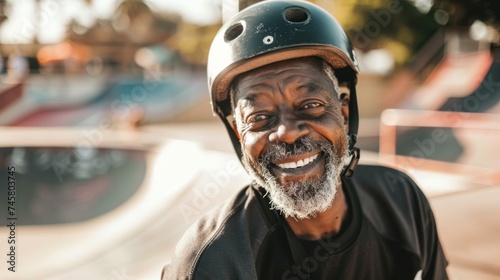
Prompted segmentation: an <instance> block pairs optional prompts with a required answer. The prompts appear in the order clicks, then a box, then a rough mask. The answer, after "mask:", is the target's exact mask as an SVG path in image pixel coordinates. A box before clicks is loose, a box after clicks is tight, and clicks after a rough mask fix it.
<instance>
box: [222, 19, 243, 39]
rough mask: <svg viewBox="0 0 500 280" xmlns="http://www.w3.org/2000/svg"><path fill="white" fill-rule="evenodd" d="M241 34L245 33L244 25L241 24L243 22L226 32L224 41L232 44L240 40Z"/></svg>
mask: <svg viewBox="0 0 500 280" xmlns="http://www.w3.org/2000/svg"><path fill="white" fill-rule="evenodd" d="M241 33H243V24H241V22H238V23H235V24H233V25H232V26H231V27H229V28H228V29H227V30H226V34H224V40H225V41H226V42H230V41H232V40H234V39H236V38H238V36H240V35H241Z"/></svg>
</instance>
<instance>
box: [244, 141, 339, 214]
mask: <svg viewBox="0 0 500 280" xmlns="http://www.w3.org/2000/svg"><path fill="white" fill-rule="evenodd" d="M302 144H303V146H301V147H300V148H298V149H294V152H293V153H294V154H296V155H297V154H301V153H306V152H308V151H312V150H314V149H315V147H314V145H316V148H317V146H318V145H319V146H320V147H321V150H322V152H323V154H324V156H325V160H326V163H325V171H324V173H323V174H322V175H318V176H315V177H312V178H309V179H307V180H305V181H295V182H291V183H290V184H288V185H287V186H283V185H281V184H280V183H279V182H278V180H277V179H276V177H275V176H273V175H272V174H271V172H270V171H269V169H268V166H269V161H270V158H286V156H287V153H288V154H289V153H290V152H285V151H284V150H283V149H284V148H277V149H276V150H275V151H271V152H268V154H267V155H265V156H264V157H263V158H262V159H260V160H259V162H258V163H257V164H251V163H249V161H248V159H247V158H246V157H245V156H243V163H244V165H245V167H246V169H247V170H248V171H249V172H250V174H251V175H252V177H253V178H254V179H255V180H256V181H257V183H259V184H260V185H261V186H262V187H264V189H266V191H267V192H268V193H269V195H270V198H271V206H272V207H273V208H274V209H276V210H278V211H280V212H281V213H282V214H283V215H284V216H285V217H294V218H295V219H307V218H312V217H315V216H316V214H317V213H319V212H323V211H325V210H327V209H328V208H329V207H330V206H331V205H332V203H333V201H334V200H335V198H336V196H337V193H338V188H339V186H340V185H341V183H340V174H341V173H342V170H343V167H344V161H345V157H344V153H345V150H346V149H345V145H344V147H343V149H344V151H343V152H340V150H339V151H338V152H337V153H334V149H333V146H332V145H331V144H329V143H328V144H327V143H320V144H315V143H313V142H312V141H310V140H308V139H302ZM257 170H260V172H258V171H257Z"/></svg>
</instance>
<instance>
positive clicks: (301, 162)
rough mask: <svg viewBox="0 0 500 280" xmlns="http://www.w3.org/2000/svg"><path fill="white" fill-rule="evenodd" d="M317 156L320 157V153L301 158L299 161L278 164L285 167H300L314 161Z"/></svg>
mask: <svg viewBox="0 0 500 280" xmlns="http://www.w3.org/2000/svg"><path fill="white" fill-rule="evenodd" d="M317 157H318V154H315V155H314V156H312V157H308V158H305V159H301V160H299V161H297V162H287V163H283V164H278V166H279V167H281V168H283V169H290V168H298V167H302V166H305V165H307V164H309V163H311V162H313V161H314V160H315V159H316V158H317Z"/></svg>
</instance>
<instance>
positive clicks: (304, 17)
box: [283, 8, 309, 23]
mask: <svg viewBox="0 0 500 280" xmlns="http://www.w3.org/2000/svg"><path fill="white" fill-rule="evenodd" d="M283 15H284V17H285V19H286V20H287V21H289V22H291V23H304V22H307V21H308V20H309V13H308V12H307V11H306V10H304V9H302V8H288V9H286V10H285V12H284V13H283Z"/></svg>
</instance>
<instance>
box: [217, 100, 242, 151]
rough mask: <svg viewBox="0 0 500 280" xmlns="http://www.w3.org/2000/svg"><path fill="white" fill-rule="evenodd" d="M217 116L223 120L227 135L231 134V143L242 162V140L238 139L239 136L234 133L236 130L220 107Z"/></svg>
mask: <svg viewBox="0 0 500 280" xmlns="http://www.w3.org/2000/svg"><path fill="white" fill-rule="evenodd" d="M217 115H218V116H219V118H220V119H221V120H222V123H223V124H224V126H225V127H226V130H227V133H228V134H229V138H231V142H232V143H233V147H234V150H235V152H236V154H237V155H238V159H239V160H240V161H241V159H242V156H243V153H242V151H241V144H240V139H238V136H237V135H236V133H235V132H234V129H235V128H234V127H233V126H232V125H231V124H230V123H229V121H228V120H227V118H226V116H225V115H224V113H223V112H222V110H221V109H220V108H219V107H217Z"/></svg>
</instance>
